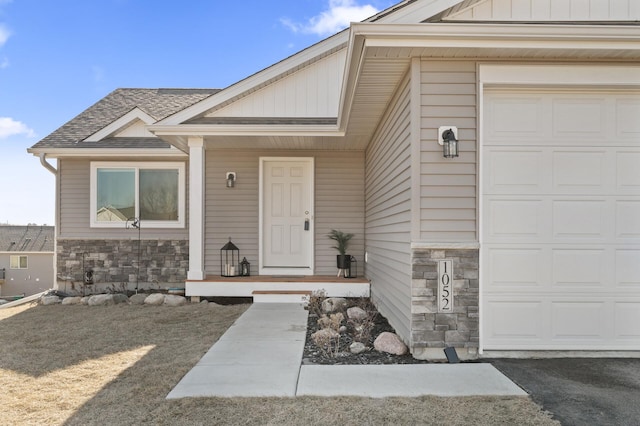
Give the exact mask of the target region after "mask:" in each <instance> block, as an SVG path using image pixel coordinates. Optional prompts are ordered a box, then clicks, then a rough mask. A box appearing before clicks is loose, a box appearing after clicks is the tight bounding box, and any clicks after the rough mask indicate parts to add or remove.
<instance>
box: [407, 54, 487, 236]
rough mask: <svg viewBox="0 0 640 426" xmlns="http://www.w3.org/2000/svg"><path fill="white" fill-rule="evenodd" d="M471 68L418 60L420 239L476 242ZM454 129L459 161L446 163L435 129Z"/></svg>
mask: <svg viewBox="0 0 640 426" xmlns="http://www.w3.org/2000/svg"><path fill="white" fill-rule="evenodd" d="M476 100H477V96H476V63H475V62H473V61H434V60H429V61H426V60H425V61H422V63H421V136H420V138H421V141H422V142H421V152H422V154H421V159H420V160H421V170H420V195H421V198H420V240H421V241H423V242H447V241H452V242H453V241H456V242H457V241H476V240H477V224H476V217H477V212H476V204H477V196H476V193H477V190H476V158H477V140H476V128H477V118H476V110H477V108H476V103H477V102H476ZM447 125H450V126H457V127H458V132H459V133H458V139H459V140H460V156H459V157H458V158H455V159H447V158H444V157H443V156H442V147H441V146H440V145H439V144H438V143H437V135H438V128H439V127H440V126H447Z"/></svg>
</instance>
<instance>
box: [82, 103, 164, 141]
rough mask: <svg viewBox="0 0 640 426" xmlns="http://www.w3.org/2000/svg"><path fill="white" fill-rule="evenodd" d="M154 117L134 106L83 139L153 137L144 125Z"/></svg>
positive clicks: (152, 121)
mask: <svg viewBox="0 0 640 426" xmlns="http://www.w3.org/2000/svg"><path fill="white" fill-rule="evenodd" d="M155 121H156V120H155V119H154V118H153V117H152V116H150V115H149V114H147V113H146V112H144V111H142V110H141V109H140V108H138V107H135V108H134V109H132V110H131V111H129V112H128V113H126V114H125V115H123V116H122V117H120V118H118V119H117V120H116V121H114V122H113V123H111V124H109V125H107V126H106V127H103V128H102V129H101V130H99V131H97V132H96V133H94V134H92V135H90V136H88V137H87V138H86V139H84V141H85V142H98V141H100V140H102V139H106V138H109V137H147V138H149V137H151V138H152V137H153V134H152V133H150V132H149V131H147V130H146V129H145V128H144V126H145V125H147V124H152V123H155Z"/></svg>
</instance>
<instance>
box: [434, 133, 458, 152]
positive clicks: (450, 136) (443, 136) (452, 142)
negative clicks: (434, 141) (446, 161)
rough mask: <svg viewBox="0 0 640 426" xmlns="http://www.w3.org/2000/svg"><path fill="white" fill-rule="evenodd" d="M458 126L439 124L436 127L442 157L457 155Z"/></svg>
mask: <svg viewBox="0 0 640 426" xmlns="http://www.w3.org/2000/svg"><path fill="white" fill-rule="evenodd" d="M457 136H458V128H457V127H454V126H441V127H440V128H439V129H438V143H439V144H440V145H442V155H443V156H444V158H455V157H457V156H458V137H457Z"/></svg>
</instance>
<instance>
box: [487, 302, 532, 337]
mask: <svg viewBox="0 0 640 426" xmlns="http://www.w3.org/2000/svg"><path fill="white" fill-rule="evenodd" d="M543 309H544V306H543V303H542V301H500V300H492V301H489V302H488V303H487V310H486V313H485V317H486V321H488V323H489V324H490V327H489V329H490V330H491V331H490V335H489V336H486V337H487V338H489V339H492V340H496V341H501V340H502V341H505V342H510V341H514V340H515V341H519V342H521V343H523V342H526V343H527V344H534V343H539V342H540V341H542V339H543V334H542V333H543V329H544V324H543V323H542V322H541V321H540V318H543V317H544V312H543Z"/></svg>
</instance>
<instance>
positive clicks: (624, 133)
mask: <svg viewBox="0 0 640 426" xmlns="http://www.w3.org/2000/svg"><path fill="white" fill-rule="evenodd" d="M494 103H496V104H497V106H496V107H495V108H494V105H493V104H494ZM509 108H513V109H512V110H510V111H509ZM484 111H485V115H484V120H486V121H483V129H484V130H483V138H482V151H481V154H482V155H481V158H482V164H481V173H482V186H481V206H482V209H481V213H482V217H481V238H482V241H481V243H482V249H481V262H482V266H481V268H482V270H481V285H482V290H481V291H482V305H481V318H482V333H481V339H482V347H483V348H484V349H488V350H491V349H496V350H500V349H507V350H509V349H510V350H519V349H521V350H536V349H539V350H545V349H552V350H619V349H620V350H640V119H638V117H640V93H638V92H635V93H628V92H627V93H622V92H615V91H613V92H606V91H604V90H602V91H598V90H593V91H590V92H584V93H578V92H566V93H562V92H560V91H553V90H551V89H547V90H541V91H539V92H533V91H532V92H531V93H526V92H524V91H522V90H520V91H518V92H517V93H514V94H513V95H512V96H511V97H510V96H509V94H508V93H506V92H505V91H499V92H493V91H492V90H487V91H486V92H485V96H484ZM524 111H527V113H528V114H531V116H529V117H526V118H522V117H520V118H516V117H513V119H514V120H515V121H512V122H510V123H501V120H504V119H505V117H512V116H513V115H516V114H520V113H523V112H524ZM498 112H500V113H501V114H505V115H503V116H502V117H501V116H494V115H493V114H496V113H498ZM518 120H519V121H518ZM534 123H537V124H538V125H539V126H542V128H540V129H539V130H537V131H536V130H534V129H533V128H532V126H533V125H534ZM518 126H524V127H522V128H521V129H518ZM538 136H539V138H538V139H536V137H538Z"/></svg>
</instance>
